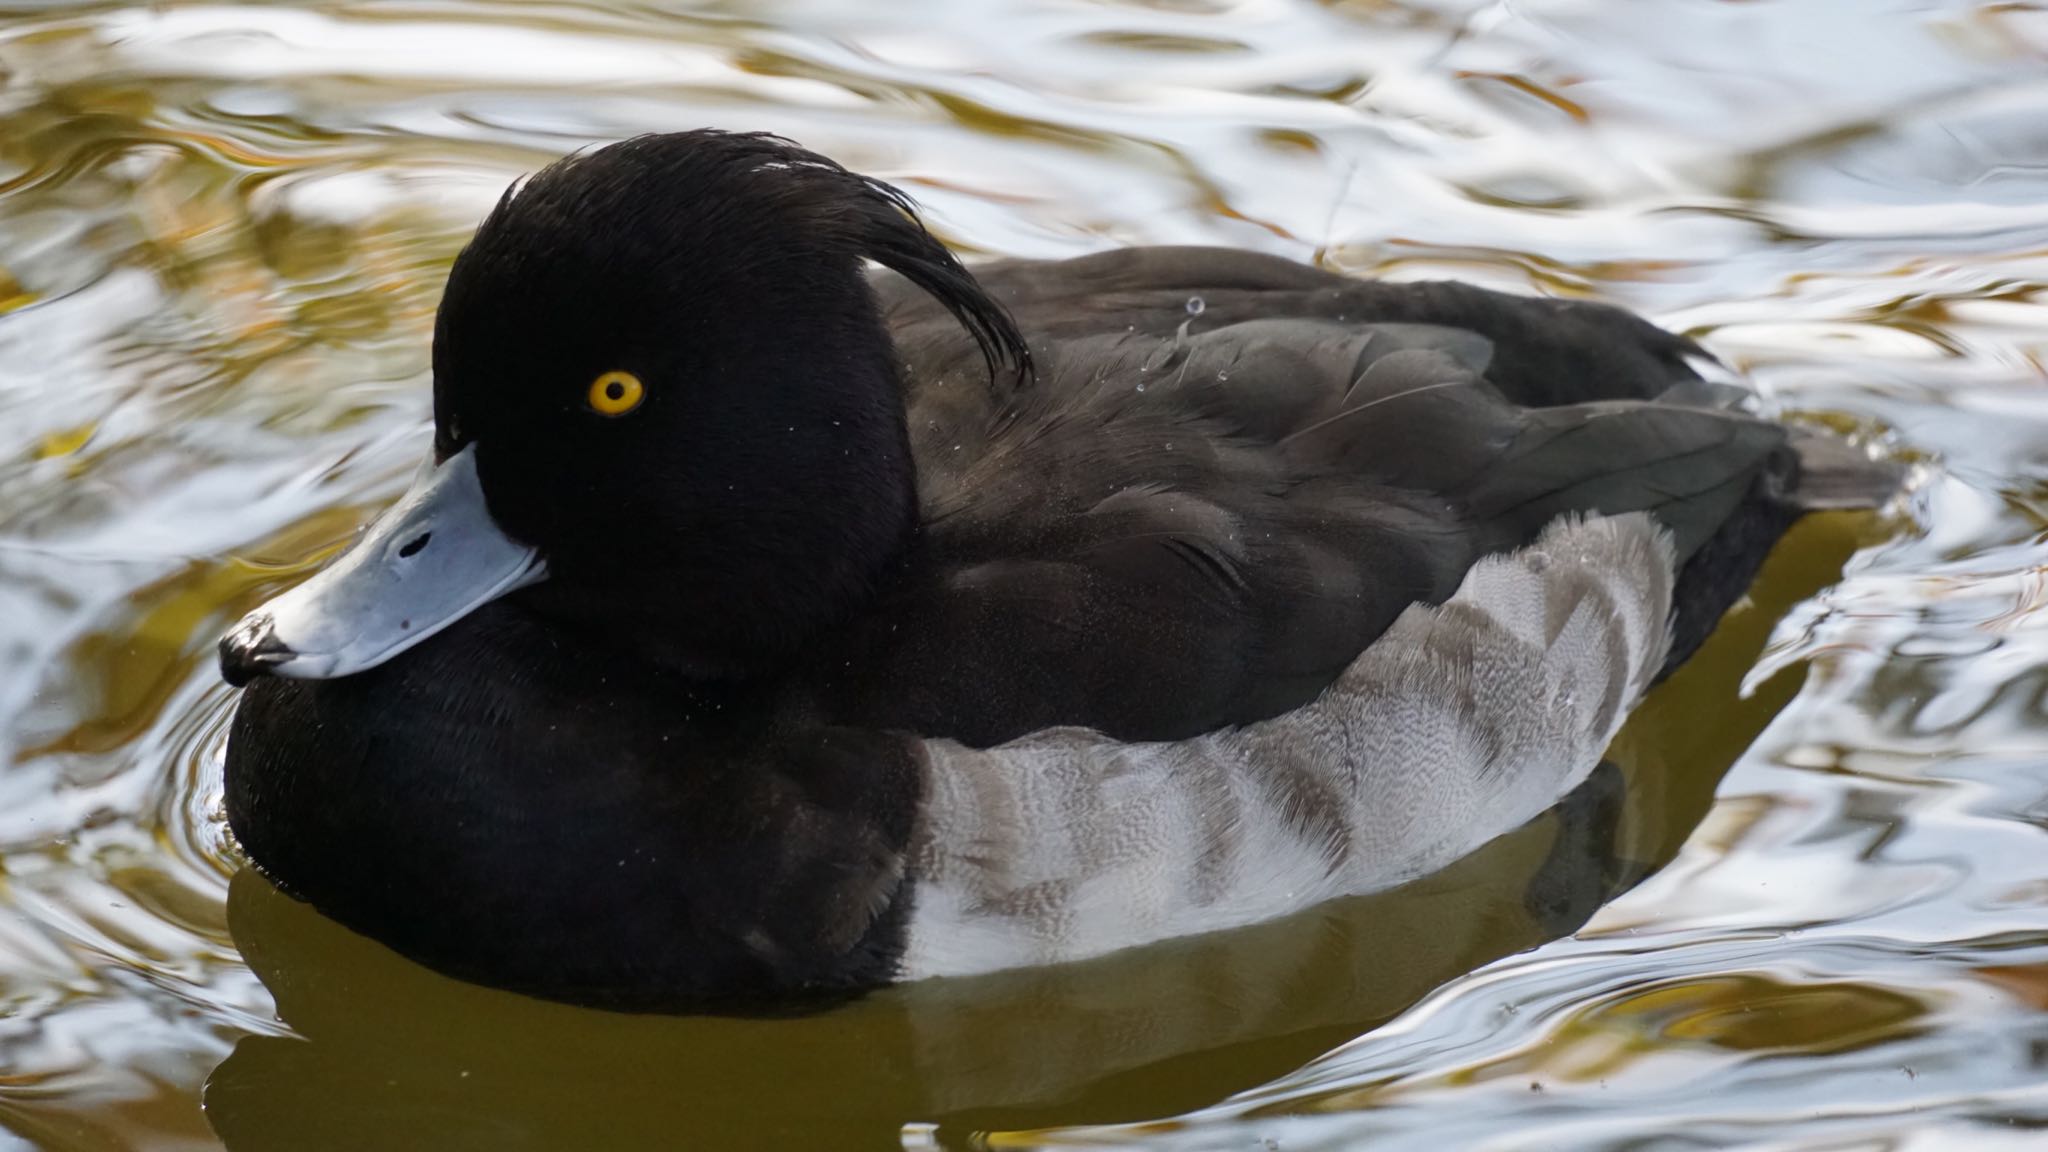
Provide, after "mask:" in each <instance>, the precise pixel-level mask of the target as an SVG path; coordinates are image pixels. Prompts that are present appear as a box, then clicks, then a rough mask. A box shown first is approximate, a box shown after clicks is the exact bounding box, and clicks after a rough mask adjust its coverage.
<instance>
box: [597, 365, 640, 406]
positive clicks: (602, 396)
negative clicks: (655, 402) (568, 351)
mask: <svg viewBox="0 0 2048 1152" xmlns="http://www.w3.org/2000/svg"><path fill="white" fill-rule="evenodd" d="M646 398H647V386H646V385H644V384H642V383H640V378H639V377H638V376H635V375H633V374H632V373H631V372H607V373H605V374H604V375H602V376H599V377H598V378H597V379H595V380H592V381H591V382H590V409H591V411H593V412H597V413H599V414H601V415H605V416H624V415H625V414H626V413H628V412H631V411H632V410H633V409H635V408H638V407H639V406H640V401H642V400H644V399H646Z"/></svg>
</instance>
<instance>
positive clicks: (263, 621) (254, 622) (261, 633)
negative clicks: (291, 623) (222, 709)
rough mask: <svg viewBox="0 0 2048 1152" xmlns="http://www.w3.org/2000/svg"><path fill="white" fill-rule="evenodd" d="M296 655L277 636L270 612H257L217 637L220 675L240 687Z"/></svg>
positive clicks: (266, 673)
mask: <svg viewBox="0 0 2048 1152" xmlns="http://www.w3.org/2000/svg"><path fill="white" fill-rule="evenodd" d="M297 655H298V653H297V652H294V651H292V649H291V646H290V645H288V644H286V643H285V642H284V641H282V640H279V639H278V638H277V633H276V632H275V631H274V630H273V628H272V625H271V620H270V617H269V615H267V614H263V613H259V614H257V615H254V616H251V617H249V618H248V619H246V620H244V621H242V622H241V623H240V624H237V625H235V630H234V631H232V632H230V633H228V634H227V635H225V636H223V637H221V638H220V675H221V679H223V680H226V681H227V682H228V683H229V684H232V685H233V686H235V687H237V688H240V687H241V686H242V685H244V684H247V683H248V682H249V681H251V680H254V679H256V678H257V677H258V676H266V675H269V673H270V671H271V670H272V669H274V668H276V667H277V666H278V665H280V664H283V663H285V662H287V661H289V660H291V659H292V658H293V657H295V656H297Z"/></svg>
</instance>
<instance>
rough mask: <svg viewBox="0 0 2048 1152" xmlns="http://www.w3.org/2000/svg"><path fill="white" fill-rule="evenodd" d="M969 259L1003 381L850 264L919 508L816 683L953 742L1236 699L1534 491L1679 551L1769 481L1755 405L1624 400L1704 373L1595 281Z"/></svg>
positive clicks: (1285, 701) (1237, 708) (1352, 638)
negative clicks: (895, 565)
mask: <svg viewBox="0 0 2048 1152" xmlns="http://www.w3.org/2000/svg"><path fill="white" fill-rule="evenodd" d="M978 274H979V276H980V278H981V279H982V281H983V283H984V284H985V285H987V286H988V288H989V289H990V291H991V293H992V294H993V295H994V296H995V297H996V298H997V299H999V300H1001V301H1002V302H1003V303H1004V304H1005V305H1006V306H1007V307H1008V308H1010V310H1011V311H1012V312H1013V314H1014V315H1015V316H1016V318H1017V320H1018V322H1019V325H1020V327H1021V328H1022V329H1023V331H1024V332H1025V333H1026V335H1027V338H1028V339H1029V341H1030V342H1031V345H1032V350H1033V354H1034V357H1035V359H1036V362H1037V365H1038V379H1037V381H1036V382H1035V383H1034V384H1033V385H1031V386H1030V387H1028V388H1018V389H1013V390H1005V389H1001V388H998V389H996V390H994V391H993V392H992V391H991V389H990V388H989V387H988V384H987V377H986V375H985V371H984V370H983V365H982V363H981V360H980V355H979V351H978V349H976V348H975V346H974V344H973V342H972V341H971V340H969V339H967V338H966V337H964V336H963V335H962V334H961V333H960V331H959V329H958V327H957V325H956V324H954V322H953V321H952V319H951V318H950V317H949V316H948V315H946V314H945V313H944V312H943V311H942V310H940V309H939V308H937V306H935V305H931V304H929V303H928V302H925V301H924V300H923V299H922V297H921V296H920V295H919V294H917V293H916V292H914V291H913V290H911V289H909V288H908V286H907V285H903V284H900V283H899V282H896V281H894V280H893V279H892V278H889V277H886V276H885V277H883V278H882V279H881V280H879V281H878V285H877V287H878V291H879V293H880V295H881V298H882V301H883V303H884V306H885V308H886V310H887V315H888V316H889V318H890V322H891V326H892V331H893V332H894V334H895V336H896V339H897V344H898V348H899V352H900V354H901V357H902V360H903V363H904V367H905V374H906V393H907V408H908V414H909V421H910V433H911V438H912V443H913V451H914V453H915V455H916V457H917V460H918V486H919V498H920V501H921V503H922V507H923V512H924V533H923V540H922V541H921V543H920V547H919V549H918V550H917V553H916V557H915V559H914V561H913V564H912V567H911V570H910V571H909V572H907V573H906V574H905V576H904V577H903V579H902V581H901V582H900V583H899V584H898V585H897V586H896V587H895V588H894V590H893V591H892V592H891V593H890V594H889V595H888V596H885V599H884V601H883V604H882V605H881V607H880V609H879V610H878V611H877V612H876V613H875V614H874V616H873V617H872V618H871V619H870V620H868V621H867V622H865V623H864V624H863V625H862V626H861V627H860V628H859V629H858V630H857V632H856V633H855V634H853V635H852V636H851V637H850V638H849V639H848V641H847V645H848V648H847V652H846V654H845V658H844V659H843V660H841V661H838V662H836V667H837V668H838V669H839V671H837V672H835V673H834V674H833V675H832V677H831V679H830V682H829V683H822V684H820V685H819V689H820V693H819V695H820V698H821V699H823V700H825V701H828V703H827V704H826V707H827V708H828V709H832V710H836V711H838V713H839V715H840V716H842V717H843V718H846V719H848V720H856V719H858V720H865V721H867V722H875V721H878V720H879V721H880V722H882V723H885V724H892V725H895V726H899V727H903V728H907V729H911V730H914V731H918V732H922V733H926V734H931V735H948V736H954V737H957V738H960V739H963V740H966V741H969V742H972V743H988V742H993V741H997V740H1001V739H1006V738H1009V737H1012V736H1016V735H1020V734H1022V733H1024V732H1029V731H1032V730H1035V729H1038V728H1043V727H1048V726H1052V725H1057V724H1079V725H1087V726H1092V727H1096V728H1101V729H1103V730H1105V731H1107V732H1109V733H1111V734H1112V735H1115V736H1118V737H1122V738H1126V739H1164V738H1176V737H1185V736H1188V735H1192V734H1195V733H1199V732H1203V731H1208V730H1211V729H1214V728H1217V727H1220V726H1224V725H1228V724H1238V723H1245V722H1249V721H1251V720H1256V719H1260V718H1263V717H1265V716H1270V715H1273V714H1275V713H1278V712H1280V711H1284V710H1286V709H1288V708H1292V707H1295V706H1298V705H1300V704H1302V703H1304V702H1306V701H1308V700H1309V699H1312V698H1313V697H1314V696H1315V695H1316V694H1317V693H1319V692H1320V691H1321V690H1322V689H1323V688H1324V687H1325V686H1327V684H1328V683H1329V681H1330V680H1331V679H1332V678H1333V677H1334V676H1335V675H1336V673H1337V672H1338V671H1339V670H1341V669H1342V668H1343V667H1344V666H1345V665H1346V664H1348V663H1349V662H1350V661H1351V660H1352V659H1353V658H1354V657H1355V656H1356V655H1357V653H1358V652H1359V651H1361V650H1362V649H1363V648H1364V647H1365V646H1366V645H1367V644H1369V643H1370V642H1371V641H1372V640H1373V639H1374V638H1375V637H1377V636H1378V635H1379V634H1380V632H1381V631H1383V630H1384V629H1385V628H1386V627H1387V626H1388V625H1389V624H1391V623H1392V621H1393V620H1394V618H1395V617H1396V616H1398V615H1399V614H1400V613H1401V612H1402V611H1403V610H1405V609H1406V608H1407V607H1408V606H1409V605H1410V604H1412V603H1415V602H1418V601H1419V602H1425V603H1428V602H1436V601H1440V600H1442V599H1444V598H1445V597H1447V596H1448V595H1449V594H1450V593H1451V592H1452V591H1454V590H1455V589H1456V586H1457V584H1458V581H1459V580H1460V579H1461V578H1462V576H1463V574H1464V572H1465V571H1466V569H1467V568H1469V567H1470V566H1471V564H1472V563H1473V562H1474V561H1475V560H1477V559H1478V558H1479V557H1481V556H1483V555H1485V554H1487V553H1489V552H1493V551H1497V550H1501V549H1506V548H1513V547H1517V546H1520V545H1522V544H1525V543H1527V542H1528V541H1530V540H1531V539H1533V538H1534V537H1535V535H1536V534H1537V533H1538V532H1539V531H1540V530H1541V528H1542V527H1543V525H1544V524H1545V523H1547V522H1548V521H1549V520H1551V519H1553V518H1554V517H1556V516H1558V515H1561V514H1564V513H1568V512H1587V513H1591V512H1600V513H1610V514H1611V513H1619V512H1625V511H1634V510H1639V509H1641V510H1649V511H1651V512H1653V513H1655V514H1656V515H1657V516H1658V518H1659V519H1660V520H1662V521H1663V522H1664V523H1665V524H1666V525H1667V527H1669V528H1670V529H1671V531H1672V533H1673V535H1674V538H1675V540H1676V542H1677V544H1678V547H1679V552H1680V557H1681V559H1687V558H1690V557H1692V556H1693V555H1694V554H1696V553H1698V552H1699V551H1700V550H1701V549H1702V548H1703V547H1704V546H1705V545H1706V544H1707V543H1708V542H1709V541H1710V540H1712V539H1714V538H1715V534H1716V532H1717V531H1718V530H1719V528H1720V526H1721V525H1723V524H1724V523H1726V522H1727V521H1728V520H1729V518H1730V517H1731V515H1732V514H1733V513H1734V511H1735V510H1736V509H1737V508H1738V507H1740V506H1742V505H1743V503H1744V501H1745V500H1747V499H1749V498H1750V497H1752V496H1753V495H1754V494H1756V493H1758V492H1760V491H1762V490H1763V488H1764V487H1768V485H1765V484H1764V478H1766V477H1775V478H1776V480H1775V481H1774V483H1776V484H1778V485H1779V486H1780V487H1782V486H1783V485H1785V484H1788V483H1789V482H1790V481H1789V479H1788V476H1789V469H1790V468H1791V467H1792V465H1791V455H1790V452H1789V449H1788V448H1787V446H1786V445H1787V440H1786V434H1785V432H1784V430H1783V429H1782V428H1780V427H1778V426H1776V425H1773V424H1770V423H1766V422H1763V421H1758V420H1754V419H1751V418H1748V417H1745V416H1742V415H1740V414H1736V413H1731V412H1729V411H1726V410H1723V409H1719V408H1713V407H1692V406H1686V405H1683V404H1677V403H1660V402H1653V401H1652V400H1651V399H1650V398H1652V397H1657V396H1659V395H1660V394H1666V393H1669V394H1671V395H1672V396H1673V397H1674V398H1682V399H1687V400H1693V399H1698V398H1702V397H1708V396H1711V395H1713V394H1712V392H1711V390H1705V391H1703V389H1704V386H1703V385H1702V384H1701V383H1700V382H1699V381H1698V378H1697V376H1696V375H1695V374H1694V373H1693V372H1692V370H1691V369H1690V368H1689V367H1687V365H1686V364H1685V363H1684V357H1685V356H1686V355H1688V354H1691V353H1693V352H1695V351H1696V349H1694V348H1693V347H1692V346H1691V344H1690V342H1688V341H1685V340H1683V339H1680V338H1678V337H1675V336H1671V335H1670V334H1668V333H1665V332H1662V331H1661V330H1659V329H1657V328H1655V327H1653V326H1651V325H1649V324H1647V323H1645V322H1643V321H1641V320H1638V319H1636V318H1634V317H1632V316H1629V315H1628V314H1626V313H1623V312H1620V311H1618V310H1615V309H1611V308H1606V307H1602V306H1599V305H1592V304H1577V303H1561V302H1556V301H1545V300H1528V299H1523V298H1519V297H1509V296H1503V295H1500V294H1496V293H1490V292H1485V291H1482V290H1480V289H1475V288H1470V287H1467V286H1464V285H1457V284H1431V285H1413V284H1407V285H1399V286H1390V285H1381V284H1374V283H1369V282H1358V281H1352V280H1346V279H1343V278H1340V277H1336V276H1332V275H1329V274H1327V273H1324V272H1321V271H1318V270H1316V269H1312V268H1307V267H1304V266H1301V265H1297V264H1293V263H1290V262H1287V261H1284V260H1278V259H1275V258H1271V257H1263V256H1255V255H1251V254H1246V253H1236V252H1223V251H1217V250H1208V249H1139V250H1127V251H1123V252H1114V253H1108V254H1104V255H1102V256H1094V257H1086V258H1083V259H1080V260H1073V261H1066V262H1062V263H1027V262H1006V263H1000V264H995V265H990V266H985V267H983V268H982V269H979V270H978ZM1197 297H1199V298H1200V301H1201V305H1200V307H1199V309H1194V308H1191V307H1190V305H1189V301H1190V300H1191V299H1193V298H1197ZM1774 538H1775V534H1774V533H1772V534H1768V538H1767V539H1765V540H1764V543H1763V546H1764V547H1767V546H1768V542H1769V539H1774ZM1750 550H1751V551H1755V550H1756V549H1755V548H1754V547H1753V546H1752V547H1751V548H1750ZM1757 558H1758V559H1760V558H1761V557H1760V552H1759V554H1758V556H1757ZM1725 559H1726V558H1725V557H1724V558H1722V560H1725ZM1741 559H1743V560H1744V562H1747V553H1745V555H1744V557H1742V558H1741ZM1716 564H1717V567H1716V571H1717V572H1725V571H1727V570H1728V568H1729V566H1728V565H1727V564H1725V563H1722V562H1721V560H1717V561H1716ZM1743 583H1746V580H1744V581H1743ZM1736 591H1737V592H1739V588H1737V589H1736ZM1733 594H1734V593H1728V596H1732V595H1733ZM1717 596H1719V592H1718V591H1717V593H1716V596H1708V597H1705V598H1704V599H1701V600H1700V605H1701V606H1700V607H1699V608H1698V611H1706V610H1709V609H1710V610H1711V611H1712V613H1713V615H1714V616H1718V614H1719V611H1720V609H1721V608H1723V607H1725V604H1726V597H1725V596H1723V597H1720V598H1718V599H1717V598H1716V597H1717Z"/></svg>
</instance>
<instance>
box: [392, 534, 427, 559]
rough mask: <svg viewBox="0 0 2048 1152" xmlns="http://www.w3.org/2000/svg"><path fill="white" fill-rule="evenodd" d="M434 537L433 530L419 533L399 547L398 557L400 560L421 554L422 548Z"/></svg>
mask: <svg viewBox="0 0 2048 1152" xmlns="http://www.w3.org/2000/svg"><path fill="white" fill-rule="evenodd" d="M433 538H434V534H433V533H432V532H422V533H420V534H419V535H417V536H415V537H413V538H412V539H410V540H407V541H406V542H405V544H404V546H402V547H401V548H399V550H398V558H399V559H400V560H410V559H412V558H413V557H414V556H417V555H419V551H420V549H422V548H425V547H426V546H427V541H429V540H432V539H433Z"/></svg>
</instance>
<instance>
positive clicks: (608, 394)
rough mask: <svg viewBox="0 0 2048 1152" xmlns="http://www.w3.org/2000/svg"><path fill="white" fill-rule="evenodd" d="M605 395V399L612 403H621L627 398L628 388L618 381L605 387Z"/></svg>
mask: <svg viewBox="0 0 2048 1152" xmlns="http://www.w3.org/2000/svg"><path fill="white" fill-rule="evenodd" d="M604 395H605V399H607V400H610V401H611V402H612V403H614V404H616V403H618V402H619V401H621V400H624V399H625V398H626V386H625V385H624V384H621V383H619V382H618V381H617V380H614V381H612V382H611V383H609V384H607V385H605V386H604Z"/></svg>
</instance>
